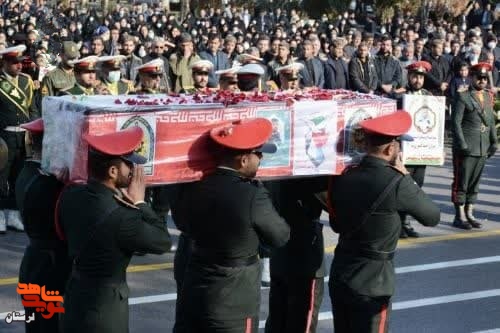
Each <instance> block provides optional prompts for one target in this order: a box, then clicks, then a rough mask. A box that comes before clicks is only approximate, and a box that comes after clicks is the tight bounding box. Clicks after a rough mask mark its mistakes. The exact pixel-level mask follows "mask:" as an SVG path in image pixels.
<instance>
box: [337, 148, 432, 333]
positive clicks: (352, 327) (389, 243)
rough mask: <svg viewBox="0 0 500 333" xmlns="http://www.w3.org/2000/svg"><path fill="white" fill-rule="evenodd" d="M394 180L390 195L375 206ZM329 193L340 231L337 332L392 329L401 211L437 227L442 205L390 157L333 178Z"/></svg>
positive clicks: (372, 159) (372, 160)
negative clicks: (395, 266) (437, 203)
mask: <svg viewBox="0 0 500 333" xmlns="http://www.w3.org/2000/svg"><path fill="white" fill-rule="evenodd" d="M393 181H394V186H393V187H392V188H389V190H388V191H387V195H386V196H385V198H383V200H382V201H381V202H380V204H378V206H377V207H372V206H373V205H374V203H375V202H376V201H377V198H379V197H380V196H381V194H382V192H384V190H385V189H386V188H387V187H388V185H389V184H390V183H392V182H393ZM329 197H330V205H331V212H330V224H331V226H332V228H333V230H334V231H336V232H338V233H339V241H338V245H337V247H336V248H335V256H334V258H333V262H332V267H331V270H330V280H329V288H330V298H331V300H332V309H333V315H334V325H335V332H336V333H343V332H349V333H356V332H364V333H366V332H378V333H380V332H387V331H388V325H387V323H388V321H387V319H388V318H389V310H390V305H391V297H392V295H393V293H394V289H395V272H394V264H393V261H392V259H393V256H394V252H395V250H396V245H397V242H398V239H399V235H400V232H401V219H400V216H399V213H402V212H404V213H407V214H409V215H411V216H413V217H414V218H415V219H416V220H417V221H418V222H420V223H422V224H423V225H426V226H434V225H436V224H437V223H438V222H439V218H440V212H439V207H438V206H437V205H436V204H434V203H433V202H432V200H431V199H430V198H429V197H428V196H427V195H426V194H425V193H424V192H423V191H422V190H421V189H420V187H418V186H417V184H415V182H414V181H413V179H412V178H411V176H410V175H405V176H403V175H402V174H400V173H399V172H398V171H396V170H395V169H393V168H392V167H391V166H390V165H389V163H388V162H387V161H385V160H382V159H379V158H376V157H373V156H369V155H368V156H365V157H364V158H363V160H362V161H361V163H360V165H359V166H358V167H354V168H351V169H349V170H347V171H346V172H345V173H344V174H343V175H341V176H337V177H333V178H332V183H331V187H330V189H329Z"/></svg>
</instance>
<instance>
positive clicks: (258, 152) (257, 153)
mask: <svg viewBox="0 0 500 333" xmlns="http://www.w3.org/2000/svg"><path fill="white" fill-rule="evenodd" d="M250 154H254V155H255V156H257V157H258V158H260V159H261V158H262V156H264V154H263V153H262V152H261V151H257V150H252V151H251V152H250Z"/></svg>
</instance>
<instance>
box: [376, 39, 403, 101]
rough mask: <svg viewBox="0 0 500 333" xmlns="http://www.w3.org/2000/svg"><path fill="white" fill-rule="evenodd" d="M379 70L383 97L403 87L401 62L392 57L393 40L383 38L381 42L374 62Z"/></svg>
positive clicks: (379, 86)
mask: <svg viewBox="0 0 500 333" xmlns="http://www.w3.org/2000/svg"><path fill="white" fill-rule="evenodd" d="M374 63H375V68H376V70H377V77H378V87H377V91H378V93H379V94H381V95H388V94H391V93H393V92H395V91H398V90H402V89H400V88H401V86H402V85H403V71H402V69H401V65H400V63H399V61H398V60H397V59H396V58H394V56H393V55H392V40H391V39H390V38H389V37H383V38H382V40H381V42H380V51H379V52H378V54H377V56H376V57H375V60H374Z"/></svg>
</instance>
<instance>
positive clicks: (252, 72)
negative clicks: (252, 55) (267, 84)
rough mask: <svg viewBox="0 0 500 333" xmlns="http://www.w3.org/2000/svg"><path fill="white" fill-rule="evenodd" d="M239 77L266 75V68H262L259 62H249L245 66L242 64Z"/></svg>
mask: <svg viewBox="0 0 500 333" xmlns="http://www.w3.org/2000/svg"><path fill="white" fill-rule="evenodd" d="M236 74H238V78H241V77H245V76H248V75H249V76H262V75H264V69H263V68H262V66H261V65H259V64H247V65H244V66H241V68H240V69H238V72H236Z"/></svg>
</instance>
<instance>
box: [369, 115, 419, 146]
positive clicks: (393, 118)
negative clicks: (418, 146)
mask: <svg viewBox="0 0 500 333" xmlns="http://www.w3.org/2000/svg"><path fill="white" fill-rule="evenodd" d="M411 123H412V120H411V116H410V114H409V113H408V112H406V111H404V110H398V111H396V112H393V113H391V114H388V115H384V116H380V117H377V118H371V119H366V120H363V121H361V122H360V123H359V126H361V128H363V130H365V132H367V133H371V134H376V135H382V136H393V137H398V136H403V135H404V134H405V133H406V132H408V130H409V129H410V127H411ZM403 139H407V140H411V139H410V137H409V136H404V137H403Z"/></svg>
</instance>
